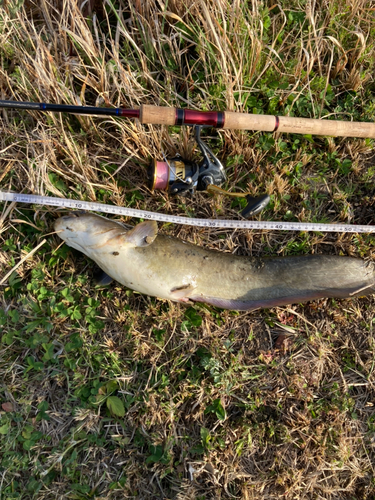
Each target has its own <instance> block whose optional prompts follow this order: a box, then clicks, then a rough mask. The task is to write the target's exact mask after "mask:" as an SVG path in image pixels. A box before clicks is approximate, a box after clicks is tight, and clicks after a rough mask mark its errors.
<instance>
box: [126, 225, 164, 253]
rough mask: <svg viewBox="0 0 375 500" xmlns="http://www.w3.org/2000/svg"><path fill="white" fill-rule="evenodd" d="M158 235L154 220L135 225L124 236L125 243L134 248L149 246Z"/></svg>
mask: <svg viewBox="0 0 375 500" xmlns="http://www.w3.org/2000/svg"><path fill="white" fill-rule="evenodd" d="M157 235H158V225H157V223H156V222H155V221H154V220H152V221H151V220H146V221H144V222H141V223H140V224H137V225H136V226H135V227H134V228H133V229H131V230H130V231H128V232H127V233H126V234H125V235H124V239H125V241H126V242H127V243H129V244H130V245H132V246H134V247H147V246H148V245H151V243H152V242H153V241H154V239H155V238H156V236H157Z"/></svg>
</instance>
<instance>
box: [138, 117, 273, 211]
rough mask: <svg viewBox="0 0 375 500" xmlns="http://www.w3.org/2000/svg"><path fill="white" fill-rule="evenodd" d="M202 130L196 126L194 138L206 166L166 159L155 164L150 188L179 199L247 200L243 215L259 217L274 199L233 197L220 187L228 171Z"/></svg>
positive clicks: (236, 194)
mask: <svg viewBox="0 0 375 500" xmlns="http://www.w3.org/2000/svg"><path fill="white" fill-rule="evenodd" d="M202 127H203V126H202V125H194V138H195V141H196V143H197V145H198V147H199V149H200V150H201V153H202V155H203V162H202V163H201V164H198V163H194V162H191V161H188V160H185V159H183V158H182V157H181V156H180V155H176V156H174V157H173V158H165V157H164V161H157V160H153V161H152V163H151V165H150V166H149V170H148V180H149V187H150V188H151V189H158V190H166V191H168V192H169V193H171V194H179V195H187V194H188V193H190V194H194V192H195V191H208V192H210V193H214V192H216V193H221V194H224V195H226V196H234V197H237V198H238V197H245V198H246V200H247V205H246V207H245V208H244V209H243V210H242V212H241V215H242V216H243V217H245V218H249V217H252V216H253V215H256V214H257V213H259V212H260V211H261V210H263V209H264V208H265V207H266V206H267V205H268V203H269V201H270V197H269V196H268V194H263V195H260V196H257V197H253V196H251V195H250V194H246V193H232V192H229V191H225V190H224V189H222V188H221V187H220V186H221V185H222V184H223V183H224V182H225V181H226V179H227V177H226V175H225V170H224V167H223V165H222V163H221V162H220V160H219V159H218V158H216V156H215V155H214V153H213V152H212V151H211V149H210V148H209V147H208V146H207V144H205V143H204V142H203V140H202V139H201V129H202Z"/></svg>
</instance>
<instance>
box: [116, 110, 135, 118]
mask: <svg viewBox="0 0 375 500" xmlns="http://www.w3.org/2000/svg"><path fill="white" fill-rule="evenodd" d="M119 116H125V117H126V118H139V109H124V108H120V109H119Z"/></svg>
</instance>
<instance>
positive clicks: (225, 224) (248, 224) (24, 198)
mask: <svg viewBox="0 0 375 500" xmlns="http://www.w3.org/2000/svg"><path fill="white" fill-rule="evenodd" d="M0 201H12V202H18V203H30V204H35V205H48V206H57V207H62V208H74V209H78V210H90V211H95V212H101V213H107V214H114V215H122V216H127V217H137V218H139V219H145V220H155V221H159V222H172V223H174V224H183V225H189V226H197V227H211V228H228V229H273V230H276V231H317V232H336V233H374V232H375V226H360V225H358V226H357V225H354V224H321V223H314V222H272V221H247V220H246V221H241V220H220V219H212V220H211V219H194V218H192V217H183V216H180V215H167V214H159V213H157V212H149V211H145V210H139V209H136V208H128V207H117V206H114V205H106V204H104V203H97V202H91V201H81V200H78V201H76V200H71V199H68V198H56V197H54V196H38V195H33V194H20V193H9V192H5V191H0Z"/></svg>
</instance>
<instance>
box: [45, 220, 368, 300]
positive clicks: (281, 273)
mask: <svg viewBox="0 0 375 500" xmlns="http://www.w3.org/2000/svg"><path fill="white" fill-rule="evenodd" d="M55 230H56V231H57V232H58V234H59V236H60V238H62V239H63V240H64V241H65V242H66V243H67V244H68V245H69V246H71V247H73V248H75V249H77V250H79V251H81V252H83V253H84V254H85V255H87V257H90V258H91V259H92V260H94V261H95V262H96V263H97V264H98V266H99V267H100V268H101V269H102V270H103V271H104V272H105V273H106V274H107V275H108V276H109V277H110V278H112V279H115V280H116V281H118V282H119V283H121V284H122V285H125V286H126V287H128V288H131V289H133V290H136V291H138V292H141V293H144V294H147V295H152V296H154V297H159V298H162V299H170V300H173V301H175V302H205V303H207V304H211V305H213V306H217V307H220V308H223V309H234V310H252V309H256V308H261V307H262V308H263V307H274V306H282V305H286V304H292V303H299V302H306V301H308V300H314V299H320V298H325V297H335V298H346V297H353V296H355V295H368V294H371V293H373V292H374V290H375V271H374V264H372V263H370V262H365V261H364V260H362V259H357V258H352V257H340V256H334V255H306V256H292V257H268V258H258V257H246V256H237V255H232V254H230V253H224V252H219V251H216V250H208V249H205V248H202V247H199V246H197V245H193V244H192V243H187V242H185V241H182V240H180V239H178V238H173V237H171V236H165V235H162V234H158V228H157V224H156V222H155V221H145V222H141V223H140V224H138V225H137V226H135V227H134V228H132V229H131V230H128V229H127V228H126V227H125V226H124V225H122V224H121V223H119V222H115V221H112V220H109V219H106V218H105V217H102V216H98V215H94V214H90V213H84V212H83V213H73V214H71V215H68V216H64V217H61V218H59V219H57V220H56V222H55Z"/></svg>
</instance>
